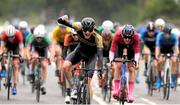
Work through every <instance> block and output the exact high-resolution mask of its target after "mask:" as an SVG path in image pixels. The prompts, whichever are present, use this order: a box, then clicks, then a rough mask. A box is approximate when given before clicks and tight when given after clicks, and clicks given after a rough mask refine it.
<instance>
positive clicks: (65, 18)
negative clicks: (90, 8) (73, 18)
mask: <svg viewBox="0 0 180 105" xmlns="http://www.w3.org/2000/svg"><path fill="white" fill-rule="evenodd" d="M58 20H65V21H68V15H63V16H61V17H59V18H58Z"/></svg>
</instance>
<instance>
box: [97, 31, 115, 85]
mask: <svg viewBox="0 0 180 105" xmlns="http://www.w3.org/2000/svg"><path fill="white" fill-rule="evenodd" d="M101 36H102V38H103V57H106V58H108V57H109V50H110V48H111V43H112V40H113V33H112V31H111V30H110V29H108V28H106V29H104V30H103V31H102V33H101ZM108 60H109V59H108ZM98 79H99V87H102V86H103V84H104V82H105V81H104V79H105V78H104V79H100V78H98Z"/></svg>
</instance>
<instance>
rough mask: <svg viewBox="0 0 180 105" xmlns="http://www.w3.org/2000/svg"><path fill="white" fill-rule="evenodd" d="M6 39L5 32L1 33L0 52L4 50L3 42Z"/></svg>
mask: <svg viewBox="0 0 180 105" xmlns="http://www.w3.org/2000/svg"><path fill="white" fill-rule="evenodd" d="M6 40H7V36H6V34H5V32H3V33H2V35H1V49H0V54H2V53H3V52H4V50H5V43H6Z"/></svg>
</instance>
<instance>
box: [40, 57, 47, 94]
mask: <svg viewBox="0 0 180 105" xmlns="http://www.w3.org/2000/svg"><path fill="white" fill-rule="evenodd" d="M47 63H48V61H47V59H44V60H43V61H42V88H41V91H42V94H43V95H44V94H46V88H45V87H46V86H45V85H46V77H47Z"/></svg>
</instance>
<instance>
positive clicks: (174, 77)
mask: <svg viewBox="0 0 180 105" xmlns="http://www.w3.org/2000/svg"><path fill="white" fill-rule="evenodd" d="M171 61H172V67H171V71H172V72H171V88H174V86H175V79H176V68H177V58H176V57H172V58H171Z"/></svg>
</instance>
